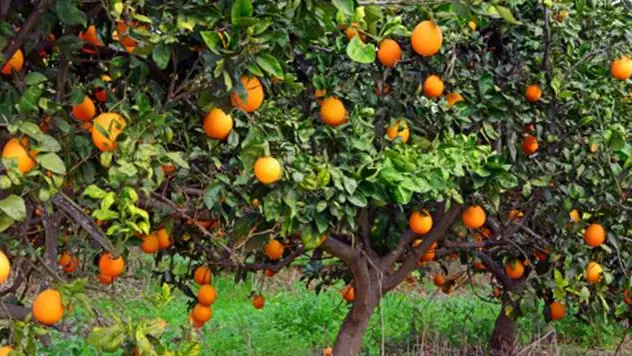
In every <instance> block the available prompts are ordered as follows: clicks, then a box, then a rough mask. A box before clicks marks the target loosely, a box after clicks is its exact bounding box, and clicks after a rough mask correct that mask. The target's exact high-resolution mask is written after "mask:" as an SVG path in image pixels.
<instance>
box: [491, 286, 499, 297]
mask: <svg viewBox="0 0 632 356" xmlns="http://www.w3.org/2000/svg"><path fill="white" fill-rule="evenodd" d="M492 295H493V296H494V298H498V297H500V289H498V287H495V288H494V290H493V291H492Z"/></svg>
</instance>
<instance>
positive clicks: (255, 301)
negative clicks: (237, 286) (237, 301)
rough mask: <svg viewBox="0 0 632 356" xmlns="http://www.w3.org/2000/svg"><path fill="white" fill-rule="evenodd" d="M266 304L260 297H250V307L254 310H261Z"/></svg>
mask: <svg viewBox="0 0 632 356" xmlns="http://www.w3.org/2000/svg"><path fill="white" fill-rule="evenodd" d="M265 304H266V300H265V298H264V297H263V296H262V295H255V296H254V297H252V305H253V306H254V307H255V309H261V308H263V306H264V305H265Z"/></svg>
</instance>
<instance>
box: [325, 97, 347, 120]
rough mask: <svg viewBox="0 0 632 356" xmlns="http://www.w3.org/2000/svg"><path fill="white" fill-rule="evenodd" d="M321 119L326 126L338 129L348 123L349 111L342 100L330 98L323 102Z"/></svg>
mask: <svg viewBox="0 0 632 356" xmlns="http://www.w3.org/2000/svg"><path fill="white" fill-rule="evenodd" d="M320 119H321V120H323V122H324V123H325V124H326V125H329V126H333V127H336V126H339V125H341V124H343V123H345V122H347V110H346V109H345V106H344V104H343V103H342V101H341V100H340V99H338V98H336V97H334V96H330V97H328V98H326V99H325V100H323V103H322V105H321V107H320Z"/></svg>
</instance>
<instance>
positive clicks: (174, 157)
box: [167, 152, 189, 169]
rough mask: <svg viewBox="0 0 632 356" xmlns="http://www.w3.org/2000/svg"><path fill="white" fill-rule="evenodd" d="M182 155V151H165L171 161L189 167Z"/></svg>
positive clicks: (185, 167)
mask: <svg viewBox="0 0 632 356" xmlns="http://www.w3.org/2000/svg"><path fill="white" fill-rule="evenodd" d="M183 155H184V153H183V152H167V157H169V159H170V160H171V161H172V162H173V163H175V164H176V165H177V166H179V167H182V168H184V169H189V162H187V161H186V160H185V159H184V157H183Z"/></svg>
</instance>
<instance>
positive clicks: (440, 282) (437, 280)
mask: <svg viewBox="0 0 632 356" xmlns="http://www.w3.org/2000/svg"><path fill="white" fill-rule="evenodd" d="M432 282H433V283H434V285H435V286H437V287H443V286H444V285H445V276H444V275H442V274H435V275H434V277H432Z"/></svg>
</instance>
